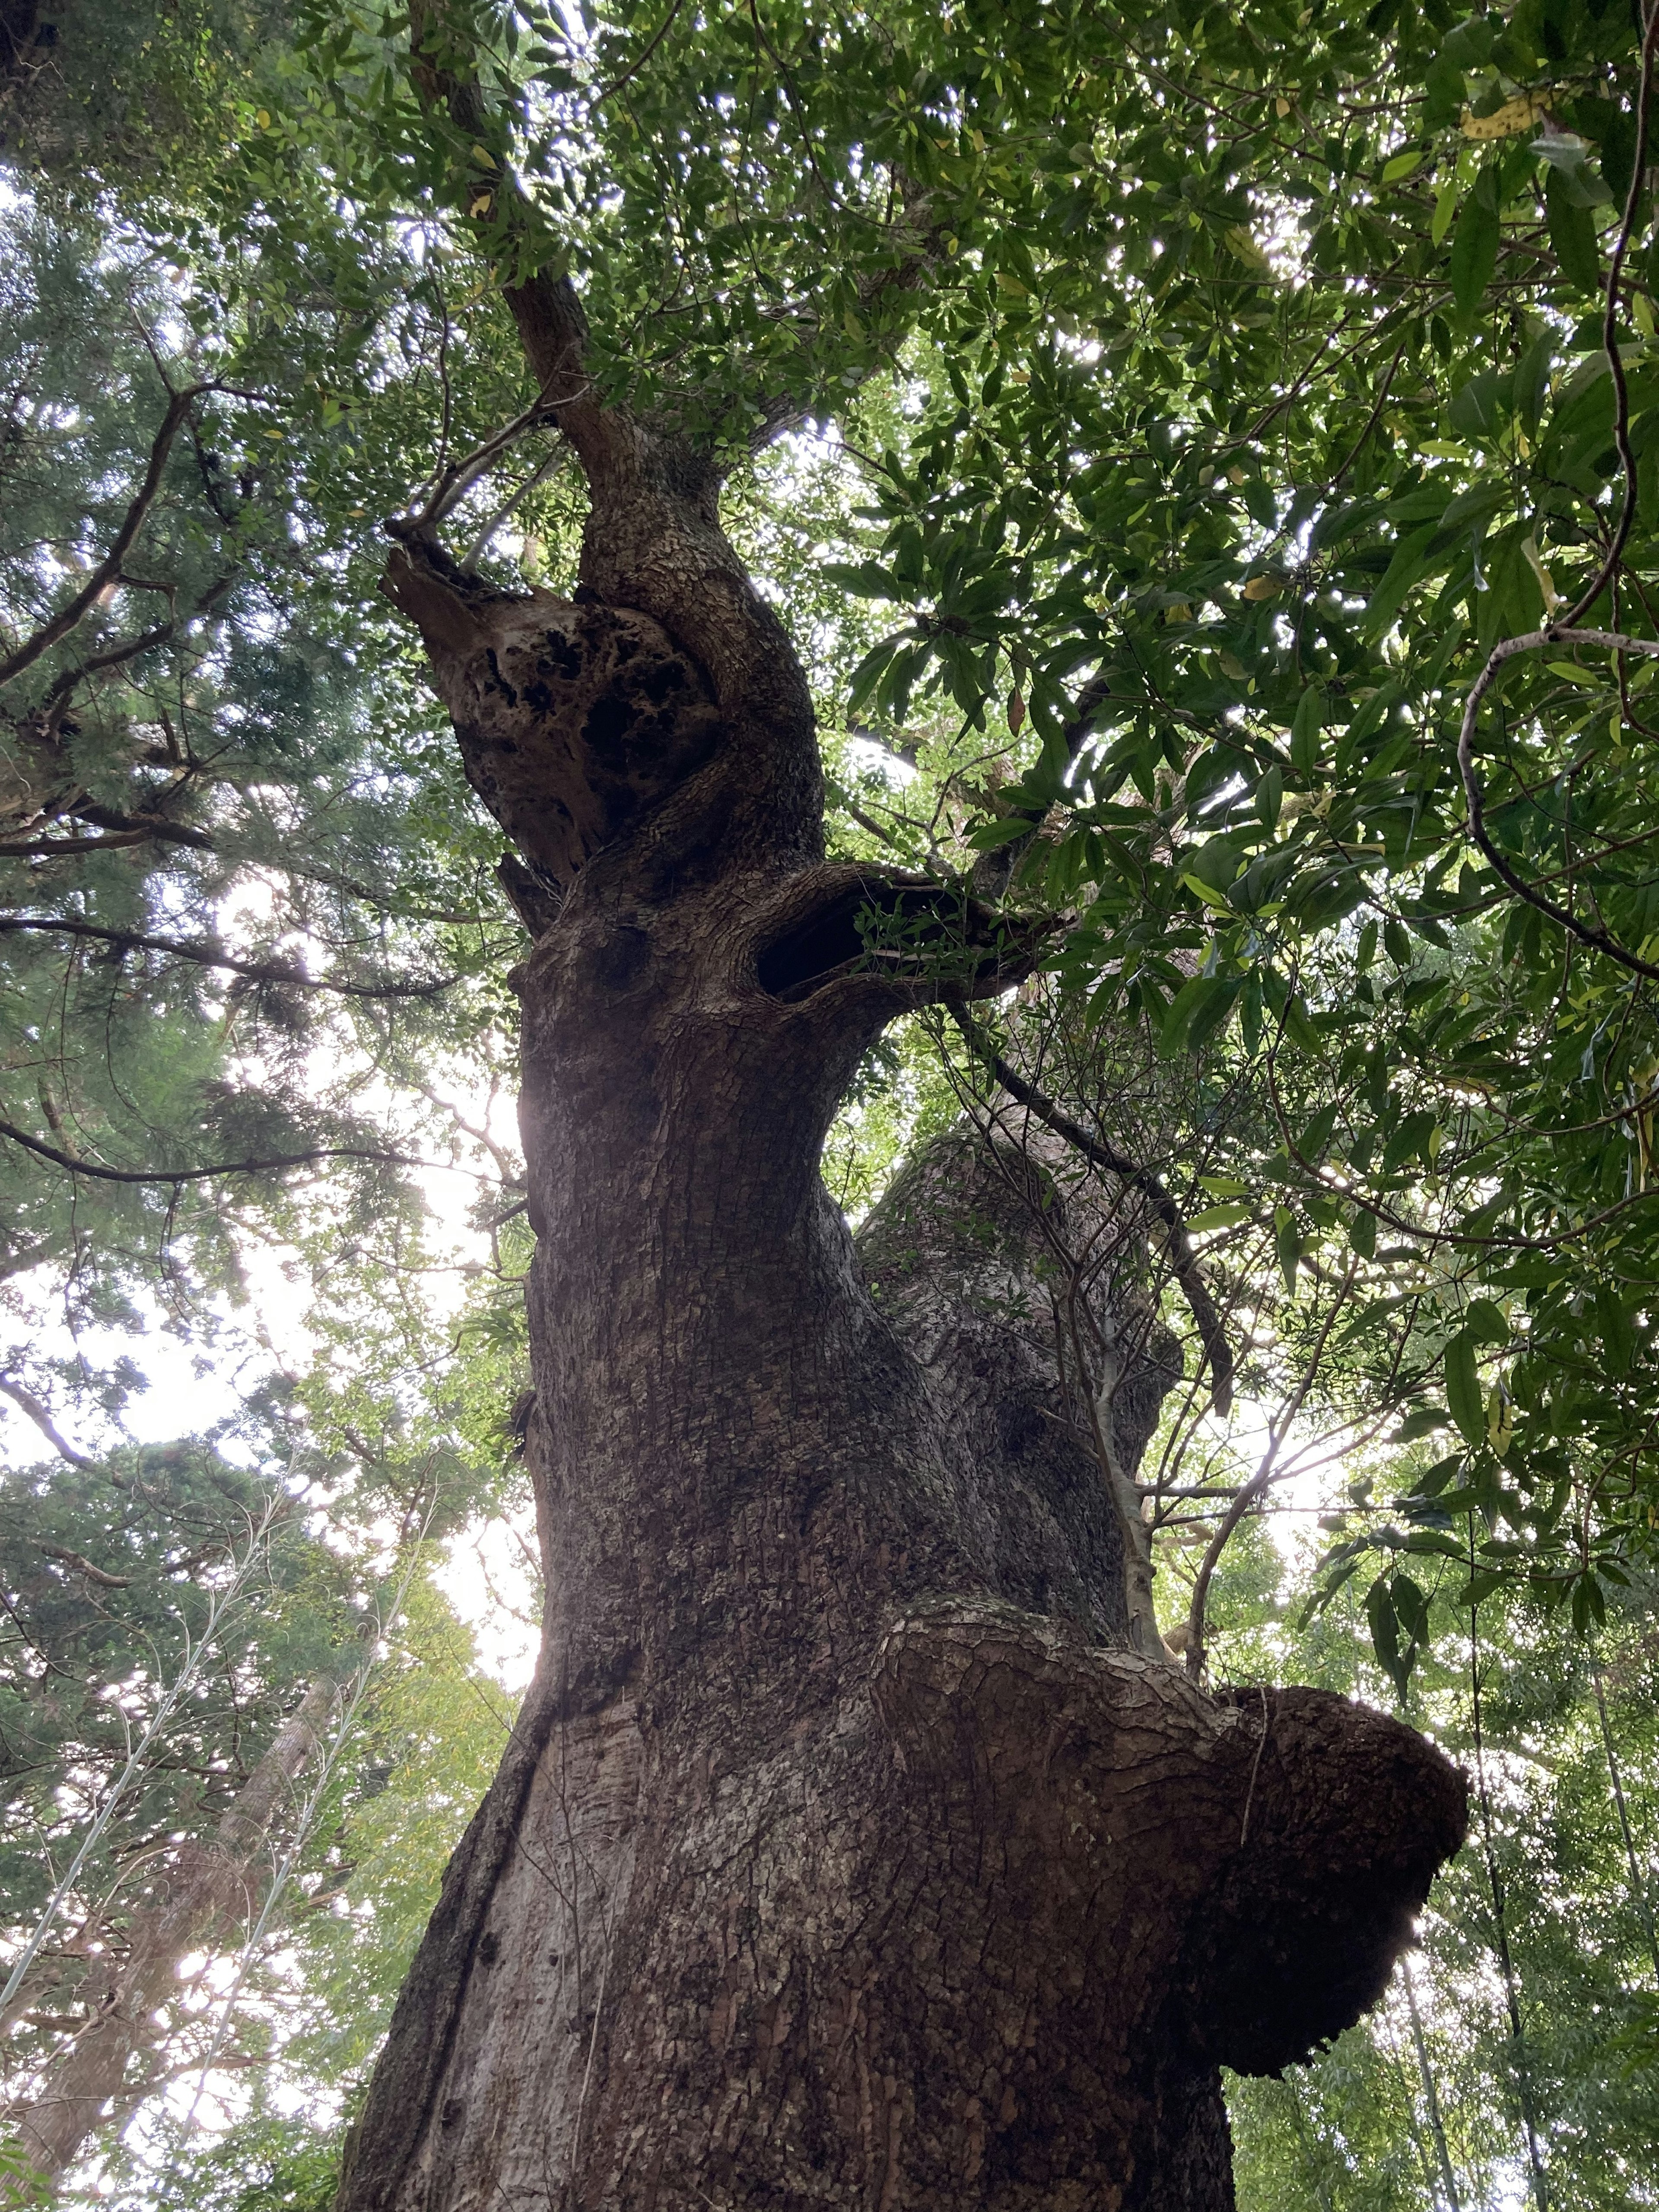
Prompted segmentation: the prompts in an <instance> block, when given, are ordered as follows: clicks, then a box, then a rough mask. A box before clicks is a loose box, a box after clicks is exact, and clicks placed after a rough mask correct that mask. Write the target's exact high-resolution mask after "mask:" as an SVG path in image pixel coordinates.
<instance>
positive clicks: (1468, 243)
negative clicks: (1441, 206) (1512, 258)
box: [1451, 191, 1498, 319]
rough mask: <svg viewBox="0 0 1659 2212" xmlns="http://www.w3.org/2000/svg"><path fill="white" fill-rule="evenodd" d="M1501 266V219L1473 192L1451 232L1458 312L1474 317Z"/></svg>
mask: <svg viewBox="0 0 1659 2212" xmlns="http://www.w3.org/2000/svg"><path fill="white" fill-rule="evenodd" d="M1497 265H1498V216H1497V212H1496V210H1494V209H1492V208H1491V207H1489V206H1488V205H1487V204H1486V198H1485V197H1484V195H1483V194H1482V193H1480V191H1473V192H1471V193H1470V194H1469V195H1468V197H1467V198H1466V199H1465V200H1464V202H1463V204H1462V208H1461V209H1460V210H1458V216H1457V224H1456V228H1455V229H1454V230H1453V232H1452V244H1451V288H1452V297H1453V299H1455V301H1456V302H1457V307H1458V312H1459V313H1460V314H1462V315H1463V316H1464V317H1465V318H1466V319H1467V318H1468V317H1471V316H1473V315H1474V312H1475V309H1476V308H1477V307H1479V306H1480V302H1481V300H1482V299H1483V298H1484V297H1485V295H1486V287H1487V285H1488V284H1490V283H1491V282H1492V272H1493V270H1495V269H1496V267H1497Z"/></svg>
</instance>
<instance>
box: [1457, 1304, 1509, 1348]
mask: <svg viewBox="0 0 1659 2212" xmlns="http://www.w3.org/2000/svg"><path fill="white" fill-rule="evenodd" d="M1463 1326H1464V1327H1465V1328H1467V1329H1469V1330H1472V1331H1473V1333H1474V1334H1475V1335H1476V1336H1478V1337H1479V1338H1480V1340H1481V1342H1482V1343H1483V1344H1495V1345H1498V1346H1504V1345H1506V1344H1507V1343H1508V1342H1509V1340H1510V1325H1509V1322H1508V1320H1507V1318H1506V1317H1505V1316H1504V1310H1503V1308H1502V1307H1501V1306H1500V1305H1498V1304H1495V1303H1494V1302H1493V1301H1492V1299H1491V1298H1471V1299H1470V1300H1469V1303H1468V1307H1467V1308H1466V1310H1465V1311H1464V1315H1463Z"/></svg>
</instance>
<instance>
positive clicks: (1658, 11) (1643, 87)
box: [1566, 7, 1659, 623]
mask: <svg viewBox="0 0 1659 2212" xmlns="http://www.w3.org/2000/svg"><path fill="white" fill-rule="evenodd" d="M1656 46H1659V7H1656V8H1655V9H1653V11H1652V14H1651V16H1650V19H1649V21H1648V24H1647V27H1646V30H1645V31H1644V34H1643V39H1642V76H1641V82H1640V84H1639V85H1638V88H1637V94H1636V145H1635V148H1634V150H1633V151H1632V155H1631V172H1630V188H1629V190H1628V191H1626V194H1625V211H1624V215H1623V216H1622V218H1621V219H1620V225H1619V235H1618V237H1617V238H1616V239H1615V240H1613V252H1612V253H1611V254H1610V255H1609V256H1608V258H1607V302H1606V305H1605V307H1603V309H1602V313H1601V349H1602V351H1603V352H1604V353H1605V354H1606V355H1607V373H1608V374H1609V375H1610V376H1611V377H1612V379H1613V442H1614V444H1615V445H1616V446H1617V447H1618V449H1619V465H1620V468H1621V469H1622V470H1623V471H1624V475H1625V498H1624V504H1623V506H1622V507H1620V512H1619V526H1618V528H1617V529H1616V530H1615V531H1614V532H1613V543H1612V544H1610V545H1609V546H1608V548H1607V557H1606V558H1605V559H1604V560H1603V562H1602V563H1601V568H1599V569H1598V571H1597V572H1596V575H1595V580H1594V582H1593V583H1591V584H1590V585H1589V587H1588V589H1587V590H1586V591H1585V592H1583V594H1582V595H1581V597H1580V598H1579V599H1578V600H1577V602H1576V604H1575V605H1574V606H1573V609H1572V611H1571V613H1570V614H1569V615H1568V616H1567V617H1566V620H1567V622H1568V623H1576V622H1578V621H1580V620H1581V619H1582V618H1583V617H1584V616H1585V615H1587V614H1588V613H1589V611H1590V609H1591V608H1592V607H1593V606H1594V605H1595V602H1596V601H1597V599H1600V598H1601V593H1602V592H1604V591H1605V590H1606V589H1607V583H1608V580H1609V579H1610V578H1611V577H1612V576H1613V573H1614V571H1615V570H1616V569H1617V568H1618V566H1619V563H1620V561H1621V560H1622V559H1623V558H1624V555H1625V547H1626V544H1627V543H1628V541H1629V538H1630V532H1631V525H1632V523H1633V522H1634V521H1635V520H1636V459H1635V456H1634V455H1633V454H1632V452H1631V449H1630V391H1629V387H1628V386H1626V382H1625V364H1624V362H1623V361H1622V360H1621V359H1620V354H1619V280H1620V276H1622V275H1623V273H1624V266H1625V256H1626V253H1627V252H1629V250H1630V241H1631V234H1632V231H1633V230H1634V229H1635V228H1636V216H1637V210H1638V209H1639V207H1640V206H1641V204H1642V196H1643V194H1644V192H1645V191H1646V190H1647V183H1648V116H1649V111H1650V107H1651V106H1652V104H1653V59H1654V53H1655V50H1656ZM1617 618H1618V617H1617V611H1616V610H1615V612H1614V619H1615V620H1617Z"/></svg>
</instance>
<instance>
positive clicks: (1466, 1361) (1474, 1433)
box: [1446, 1330, 1486, 1444]
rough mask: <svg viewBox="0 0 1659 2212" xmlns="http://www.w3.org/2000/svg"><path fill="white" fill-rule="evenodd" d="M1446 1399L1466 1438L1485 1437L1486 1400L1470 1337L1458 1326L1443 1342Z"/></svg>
mask: <svg viewBox="0 0 1659 2212" xmlns="http://www.w3.org/2000/svg"><path fill="white" fill-rule="evenodd" d="M1446 1403H1447V1404H1448V1405H1449V1407H1450V1408H1451V1416H1452V1419H1453V1420H1455V1422H1456V1424H1457V1425H1458V1427H1459V1428H1460V1429H1461V1430H1462V1432H1463V1436H1464V1437H1465V1439H1466V1440H1467V1442H1468V1443H1472V1444H1481V1443H1485V1442H1486V1400H1485V1398H1484V1397H1483V1396H1482V1395H1481V1390H1480V1376H1479V1374H1478V1373H1477V1372H1476V1370H1475V1364H1474V1337H1472V1336H1471V1335H1470V1334H1468V1331H1467V1330H1462V1331H1460V1332H1459V1334H1457V1335H1456V1336H1455V1337H1453V1339H1452V1340H1451V1342H1450V1343H1449V1345H1448V1346H1446Z"/></svg>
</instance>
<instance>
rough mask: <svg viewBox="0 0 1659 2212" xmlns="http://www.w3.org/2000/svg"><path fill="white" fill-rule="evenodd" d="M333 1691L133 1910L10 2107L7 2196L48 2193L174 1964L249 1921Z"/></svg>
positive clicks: (164, 1995)
mask: <svg viewBox="0 0 1659 2212" xmlns="http://www.w3.org/2000/svg"><path fill="white" fill-rule="evenodd" d="M338 1695H339V1691H338V1687H337V1685H336V1684H335V1683H334V1682H333V1681H331V1680H319V1681H316V1682H313V1684H312V1686H311V1687H310V1688H309V1689H308V1690H307V1692H306V1694H305V1696H304V1698H303V1699H301V1702H300V1705H299V1706H298V1707H297V1709H296V1710H295V1712H294V1714H293V1716H292V1717H291V1718H290V1719H289V1720H288V1721H286V1722H285V1723H283V1727H282V1728H281V1729H280V1730H279V1731H278V1732H277V1735H276V1740H275V1741H274V1742H273V1743H272V1744H271V1747H270V1750H269V1751H267V1752H266V1753H265V1755H264V1758H263V1759H261V1760H260V1761H259V1764H258V1765H257V1766H256V1767H255V1768H254V1770H253V1771H252V1774H250V1775H249V1777H248V1778H247V1780H246V1783H244V1784H243V1785H242V1787H241V1789H240V1790H239V1791H238V1792H237V1795H236V1798H235V1802H234V1803H233V1804H232V1806H231V1807H230V1809H229V1810H228V1812H227V1813H226V1814H225V1816H224V1818H223V1819H222V1820H221V1821H220V1823H219V1828H218V1832H217V1834H216V1836H215V1838H214V1839H213V1841H212V1842H211V1843H210V1844H187V1845H183V1846H181V1847H180V1848H179V1851H178V1852H177V1853H176V1854H175V1856H174V1858H173V1861H172V1863H171V1864H170V1865H169V1867H168V1869H167V1877H166V1880H165V1881H164V1883H163V1884H162V1885H161V1890H160V1894H159V1896H158V1899H157V1901H156V1903H155V1905H152V1906H151V1907H150V1908H149V1910H148V1911H145V1912H143V1913H141V1914H139V1915H137V1916H136V1917H135V1920H134V1923H133V1931H132V1937H131V1944H130V1946H129V1948H128V1951H127V1954H126V1957H125V1960H124V1961H123V1962H122V1965H121V1966H120V1970H119V1972H118V1974H117V1975H116V1977H115V1979H114V1982H113V1985H112V1988H111V1989H110V1990H108V1992H107V1994H106V1996H105V1998H104V2001H103V2002H102V2004H101V2006H100V2008H99V2009H98V2010H97V2012H96V2013H95V2014H94V2017H93V2018H92V2019H91V2021H89V2022H88V2025H87V2026H86V2027H84V2028H82V2030H81V2031H80V2033H78V2034H77V2035H76V2038H75V2039H74V2041H73V2042H72V2043H71V2044H70V2047H69V2048H68V2049H67V2050H66V2051H64V2053H63V2055H62V2056H61V2057H59V2058H58V2059H57V2060H56V2061H55V2062H54V2063H53V2064H52V2066H51V2067H50V2068H49V2069H47V2072H46V2079H45V2081H43V2082H42V2084H41V2087H40V2091H39V2093H38V2094H37V2095H35V2096H34V2097H33V2099H32V2100H30V2102H29V2103H28V2104H27V2105H26V2106H23V2107H22V2108H21V2111H20V2112H17V2113H16V2114H15V2123H16V2125H17V2130H18V2148H19V2150H20V2151H21V2155H22V2157H23V2159H24V2160H26V2161H27V2168H28V2172H27V2176H26V2177H23V2176H20V2177H18V2178H16V2179H15V2180H14V2181H13V2183H12V2184H11V2185H10V2186H12V2187H14V2188H15V2190H16V2191H17V2192H18V2194H17V2196H16V2198H15V2201H17V2202H19V2203H31V2204H33V2203H41V2202H42V2201H50V2199H51V2198H52V2197H54V2196H55V2195H56V2193H57V2189H58V2184H59V2183H60V2182H61V2181H62V2179H63V2178H64V2174H65V2173H66V2172H68V2171H69V2169H70V2166H73V2165H74V2163H75V2161H76V2159H77V2158H78V2157H79V2156H80V2154H81V2152H82V2148H84V2146H85V2144H86V2142H87V2141H88V2138H89V2137H90V2136H92V2135H93V2134H94V2131H95V2130H96V2129H97V2127H98V2125H99V2123H100V2119H101V2118H102V2117H103V2115H104V2113H105V2112H106V2110H107V2109H108V2108H109V2107H110V2106H112V2105H116V2106H119V2104H120V2103H121V2101H122V2099H123V2097H124V2094H125V2093H126V2092H127V2091H128V2090H129V2089H130V2088H131V2086H132V2085H131V2083H130V2082H129V2080H128V2074H129V2070H130V2069H131V2063H132V2061H133V2059H134V2057H136V2056H137V2054H138V2053H140V2052H142V2051H146V2050H148V2049H149V2047H150V2046H151V2045H153V2044H154V2042H155V2039H156V2027H155V2015H156V2013H157V2012H158V2010H159V2009H160V2008H161V2007H162V2006H163V2005H165V2004H167V2002H168V2001H169V1999H171V1998H172V1997H173V1996H176V1995H177V1994H178V1989H179V1966H180V1963H181V1962H182V1961H183V1960H185V1959H186V1958H188V1957H189V1955H190V1954H191V1952H192V1951H197V1950H200V1949H201V1948H202V1947H203V1946H204V1944H207V1943H210V1942H212V1940H213V1938H214V1936H216V1934H217V1933H218V1931H219V1930H220V1929H222V1928H223V1927H224V1926H225V1925H226V1924H227V1923H231V1922H234V1921H236V1920H239V1919H240V1920H246V1919H251V1917H252V1914H253V1911H255V1910H256V1909H257V1907H258V1900H259V1899H260V1897H261V1896H262V1894H263V1893H264V1869H262V1868H261V1866H260V1865H259V1864H258V1859H259V1855H260V1853H261V1851H262V1850H264V1845H265V1842H266V1840H267V1838H268V1837H269V1835H270V1826H271V1823H272V1821H273V1820H275V1819H276V1814H277V1813H278V1812H279V1811H280V1810H281V1808H282V1806H283V1802H284V1801H285V1800H286V1798H287V1796H288V1793H289V1788H290V1786H291V1785H292V1784H293V1782H294V1780H295V1777H296V1776H297V1775H298V1774H299V1773H300V1772H301V1770H302V1769H303V1768H304V1767H305V1766H306V1765H307V1764H308V1762H309V1761H310V1760H311V1759H312V1758H313V1756H314V1755H315V1753H316V1749H317V1746H318V1742H319V1739H320V1736H321V1733H322V1730H323V1729H324V1728H325V1725H326V1724H327V1721H328V1717H329V1714H330V1712H331V1711H332V1709H333V1706H334V1705H335V1702H336V1700H337V1698H338ZM145 2086H149V2085H148V2084H146V2085H145Z"/></svg>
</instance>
